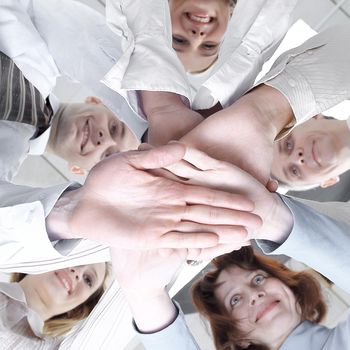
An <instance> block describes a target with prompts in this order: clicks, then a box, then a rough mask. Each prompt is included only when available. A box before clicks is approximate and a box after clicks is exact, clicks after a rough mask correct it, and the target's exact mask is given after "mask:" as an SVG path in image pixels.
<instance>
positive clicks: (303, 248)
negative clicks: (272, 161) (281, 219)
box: [257, 197, 350, 292]
mask: <svg viewBox="0 0 350 350" xmlns="http://www.w3.org/2000/svg"><path fill="white" fill-rule="evenodd" d="M282 199H283V201H284V203H285V204H286V205H287V206H288V207H289V209H290V211H291V212H292V215H293V219H294V225H293V228H292V231H291V232H290V234H289V236H288V237H287V239H286V240H285V241H284V242H283V243H282V244H277V243H274V242H271V241H266V240H258V241H257V243H258V245H259V246H260V248H261V249H262V250H263V252H264V253H266V254H286V255H288V256H290V257H292V258H294V259H296V260H299V261H302V262H304V263H305V264H307V265H308V266H310V267H311V268H313V269H315V270H317V271H319V272H320V273H322V274H323V275H324V276H326V277H327V278H329V279H330V280H332V281H333V282H334V283H335V284H336V285H338V286H339V287H341V288H343V289H344V290H345V291H347V292H350V280H349V278H348V276H349V274H350V255H349V246H350V218H349V212H350V203H337V202H333V203H317V202H312V201H306V200H296V199H293V198H288V197H282Z"/></svg>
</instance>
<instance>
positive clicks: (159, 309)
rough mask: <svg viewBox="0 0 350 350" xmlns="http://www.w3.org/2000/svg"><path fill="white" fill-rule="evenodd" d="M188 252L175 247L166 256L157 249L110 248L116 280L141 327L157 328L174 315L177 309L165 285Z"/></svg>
mask: <svg viewBox="0 0 350 350" xmlns="http://www.w3.org/2000/svg"><path fill="white" fill-rule="evenodd" d="M186 255H187V249H176V250H172V251H171V252H169V254H167V257H166V258H165V257H164V255H162V254H160V252H159V251H158V250H157V249H154V250H143V251H136V250H125V249H117V248H112V249H111V258H112V263H113V270H114V273H115V277H116V280H117V282H118V284H119V286H120V287H121V289H122V290H123V292H124V295H125V297H126V299H127V301H128V303H129V306H130V308H131V311H132V314H133V316H134V320H135V322H136V325H137V327H138V329H139V330H140V331H142V332H152V333H153V332H156V331H158V330H160V329H163V328H165V327H166V326H167V325H169V324H170V323H171V322H172V321H173V320H174V319H175V317H176V315H177V311H176V308H175V306H174V304H173V302H172V301H171V299H170V296H169V294H168V293H167V291H166V289H165V287H166V285H168V284H169V283H170V281H171V279H172V278H173V276H174V275H175V273H176V271H177V270H178V268H179V267H180V266H181V264H182V263H183V262H184V260H185V259H186Z"/></svg>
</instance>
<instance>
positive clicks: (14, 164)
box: [0, 120, 35, 181]
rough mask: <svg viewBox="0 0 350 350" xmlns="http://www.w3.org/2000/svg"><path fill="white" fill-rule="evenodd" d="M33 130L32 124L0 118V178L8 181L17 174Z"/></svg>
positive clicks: (27, 149)
mask: <svg viewBox="0 0 350 350" xmlns="http://www.w3.org/2000/svg"><path fill="white" fill-rule="evenodd" d="M34 132H35V127H34V126H32V125H29V124H23V123H16V122H11V121H5V120H0V148H1V152H0V180H4V181H10V180H11V179H12V178H13V177H14V176H15V175H16V174H17V171H18V169H19V167H20V166H21V164H22V162H23V161H24V159H25V158H26V156H27V154H28V151H29V141H30V139H31V137H32V136H33V134H34Z"/></svg>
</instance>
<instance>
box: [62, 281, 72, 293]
mask: <svg viewBox="0 0 350 350" xmlns="http://www.w3.org/2000/svg"><path fill="white" fill-rule="evenodd" d="M63 284H64V287H65V288H66V289H67V291H68V292H69V290H70V286H69V283H68V282H67V281H66V280H65V279H63Z"/></svg>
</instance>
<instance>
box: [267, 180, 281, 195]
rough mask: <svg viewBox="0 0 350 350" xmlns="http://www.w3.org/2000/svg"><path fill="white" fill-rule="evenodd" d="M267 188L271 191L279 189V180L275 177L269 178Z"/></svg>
mask: <svg viewBox="0 0 350 350" xmlns="http://www.w3.org/2000/svg"><path fill="white" fill-rule="evenodd" d="M266 188H267V190H268V191H270V192H276V191H277V189H278V181H277V180H274V179H269V181H268V182H267V185H266Z"/></svg>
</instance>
